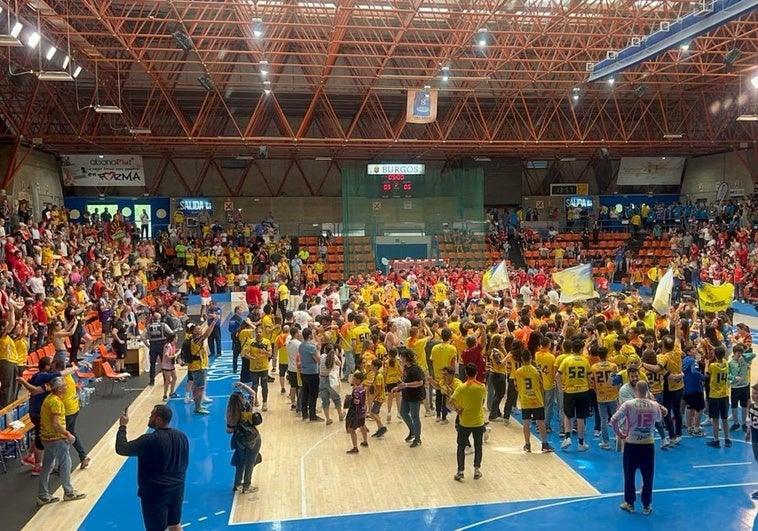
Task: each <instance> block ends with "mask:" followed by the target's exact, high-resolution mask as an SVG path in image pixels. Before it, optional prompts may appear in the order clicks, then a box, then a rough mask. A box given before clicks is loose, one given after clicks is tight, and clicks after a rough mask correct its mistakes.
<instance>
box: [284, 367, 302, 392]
mask: <svg viewBox="0 0 758 531" xmlns="http://www.w3.org/2000/svg"><path fill="white" fill-rule="evenodd" d="M287 381H288V382H289V384H290V387H292V388H293V389H298V388H299V387H300V384H299V383H297V373H296V372H292V371H287Z"/></svg>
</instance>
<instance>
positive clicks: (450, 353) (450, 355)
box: [430, 343, 458, 380]
mask: <svg viewBox="0 0 758 531" xmlns="http://www.w3.org/2000/svg"><path fill="white" fill-rule="evenodd" d="M430 357H431V359H432V370H433V371H434V379H435V380H441V379H442V369H443V367H454V364H455V359H456V358H457V357H458V351H457V350H456V349H455V347H454V346H453V345H451V344H450V343H439V344H437V345H434V347H432V352H431V354H430Z"/></svg>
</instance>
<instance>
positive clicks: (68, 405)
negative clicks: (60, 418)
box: [53, 360, 90, 470]
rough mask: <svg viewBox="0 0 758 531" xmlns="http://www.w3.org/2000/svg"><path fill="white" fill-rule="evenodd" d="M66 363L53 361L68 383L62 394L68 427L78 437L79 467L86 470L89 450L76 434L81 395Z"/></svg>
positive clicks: (76, 442) (57, 370) (75, 448)
mask: <svg viewBox="0 0 758 531" xmlns="http://www.w3.org/2000/svg"><path fill="white" fill-rule="evenodd" d="M65 365H66V363H65V361H63V360H55V361H54V362H53V370H54V371H56V372H60V373H61V377H62V378H63V381H64V383H65V384H66V391H65V392H64V393H63V396H61V400H62V401H63V407H64V410H65V412H66V429H67V430H68V432H69V433H70V434H71V435H73V436H74V437H75V438H76V440H75V441H74V444H73V446H74V450H76V454H77V455H78V456H79V468H80V469H82V470H84V469H85V468H87V467H88V466H89V463H90V458H89V457H88V456H87V452H85V451H84V446H82V441H81V438H80V437H79V436H78V435H77V434H76V418H77V417H78V416H79V396H78V394H77V392H76V382H75V381H74V377H73V376H72V373H73V370H65V369H66V366H65ZM74 370H75V369H74Z"/></svg>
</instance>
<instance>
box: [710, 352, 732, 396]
mask: <svg viewBox="0 0 758 531" xmlns="http://www.w3.org/2000/svg"><path fill="white" fill-rule="evenodd" d="M707 372H708V374H710V376H711V379H710V382H711V394H710V397H711V398H726V397H728V396H729V364H728V363H727V362H726V360H724V361H714V362H712V363H711V364H710V365H708V371H707Z"/></svg>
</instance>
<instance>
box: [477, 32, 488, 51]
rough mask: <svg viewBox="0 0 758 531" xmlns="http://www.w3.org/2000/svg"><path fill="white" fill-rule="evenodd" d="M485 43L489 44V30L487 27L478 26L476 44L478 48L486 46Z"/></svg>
mask: <svg viewBox="0 0 758 531" xmlns="http://www.w3.org/2000/svg"><path fill="white" fill-rule="evenodd" d="M487 44H489V31H488V30H487V28H479V31H477V32H476V45H477V46H479V48H486V47H487Z"/></svg>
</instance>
